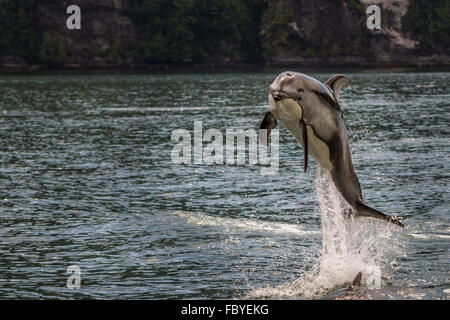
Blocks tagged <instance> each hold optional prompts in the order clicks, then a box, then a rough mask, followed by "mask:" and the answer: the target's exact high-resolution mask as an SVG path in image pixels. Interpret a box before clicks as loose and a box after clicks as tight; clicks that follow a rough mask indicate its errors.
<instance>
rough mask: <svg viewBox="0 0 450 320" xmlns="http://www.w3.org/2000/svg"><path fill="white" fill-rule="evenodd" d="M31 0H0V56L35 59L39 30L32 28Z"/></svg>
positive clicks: (31, 60)
mask: <svg viewBox="0 0 450 320" xmlns="http://www.w3.org/2000/svg"><path fill="white" fill-rule="evenodd" d="M31 3H32V0H19V1H13V0H0V56H7V55H11V56H16V57H20V58H23V59H25V60H27V61H29V62H33V61H35V60H36V52H37V49H38V47H39V32H38V31H36V30H35V28H33V23H34V21H33V17H32V13H30V11H29V10H28V8H29V6H30V5H31Z"/></svg>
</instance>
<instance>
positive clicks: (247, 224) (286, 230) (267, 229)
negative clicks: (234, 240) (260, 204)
mask: <svg viewBox="0 0 450 320" xmlns="http://www.w3.org/2000/svg"><path fill="white" fill-rule="evenodd" d="M174 214H175V215H176V216H178V217H180V218H184V219H185V220H186V222H188V223H190V224H196V225H198V226H219V227H222V228H225V229H226V230H227V231H228V232H231V231H233V230H236V229H238V230H247V231H257V232H264V233H276V234H291V235H295V236H297V237H306V236H311V235H316V234H318V233H319V231H316V230H305V228H304V227H302V226H299V225H295V224H289V223H279V222H270V221H260V220H252V219H239V218H227V217H213V216H210V215H207V214H203V213H191V212H187V211H176V212H174Z"/></svg>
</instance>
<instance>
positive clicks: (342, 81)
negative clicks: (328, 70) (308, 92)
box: [324, 74, 350, 102]
mask: <svg viewBox="0 0 450 320" xmlns="http://www.w3.org/2000/svg"><path fill="white" fill-rule="evenodd" d="M324 85H326V86H327V87H328V88H330V89H331V90H332V91H333V93H334V97H335V99H336V102H339V91H341V89H342V88H344V87H346V86H348V85H350V80H348V78H347V77H346V76H344V75H342V74H335V75H334V76H332V77H331V78H330V79H328V80H327V81H325V82H324Z"/></svg>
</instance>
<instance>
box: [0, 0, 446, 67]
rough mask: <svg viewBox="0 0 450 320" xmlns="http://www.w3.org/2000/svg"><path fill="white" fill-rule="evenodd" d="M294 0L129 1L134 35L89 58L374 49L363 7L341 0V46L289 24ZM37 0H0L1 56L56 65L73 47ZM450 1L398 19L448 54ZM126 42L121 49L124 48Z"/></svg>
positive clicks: (151, 59) (243, 57)
mask: <svg viewBox="0 0 450 320" xmlns="http://www.w3.org/2000/svg"><path fill="white" fill-rule="evenodd" d="M293 1H294V0H129V3H130V5H129V9H128V11H127V12H126V14H127V15H128V16H129V18H130V19H131V21H132V22H133V24H134V26H135V27H136V30H137V38H136V39H133V42H124V43H121V41H120V40H124V39H123V38H120V39H119V38H118V37H117V36H113V37H111V40H110V44H111V45H110V48H109V49H108V50H107V51H102V52H94V51H93V50H90V49H88V48H86V49H83V51H82V52H81V53H80V52H78V54H80V55H81V56H82V57H85V58H86V59H91V58H92V57H94V56H102V57H104V58H105V59H106V61H108V62H110V63H119V62H121V61H123V59H124V58H125V57H132V58H134V59H135V60H138V61H142V62H146V63H172V62H175V63H179V62H181V63H184V62H224V61H247V62H256V61H264V60H268V59H271V58H273V57H275V56H277V55H279V54H280V53H281V52H284V53H288V54H289V53H293V54H297V55H300V56H302V57H323V58H324V57H335V56H343V55H357V56H373V54H374V53H373V51H372V50H371V49H370V43H365V42H364V35H363V34H362V33H361V21H360V19H358V18H357V17H361V16H364V15H365V7H364V6H363V5H362V4H361V3H360V1H359V0H329V1H334V2H340V3H342V2H345V4H346V6H347V7H348V8H349V9H350V11H351V12H352V15H353V17H354V18H352V19H353V20H354V21H350V23H352V24H354V26H355V27H354V28H352V29H353V30H354V33H353V34H352V35H351V38H352V40H351V41H348V43H346V44H345V45H344V44H343V43H342V42H336V41H335V40H334V39H333V35H328V34H327V36H326V37H322V38H320V39H314V41H313V40H311V41H307V40H306V39H303V38H302V37H301V35H300V33H299V32H297V31H296V30H294V28H293V26H292V24H291V23H292V22H294V21H295V19H294V12H293V8H294V5H293V4H294V2H293ZM38 3H39V2H38V1H36V0H0V57H3V56H14V57H18V58H22V59H24V60H25V61H26V62H28V63H44V64H50V65H54V64H56V65H58V64H63V63H65V62H67V61H68V60H69V59H70V58H71V53H70V51H69V50H68V48H67V47H66V43H67V42H65V41H64V39H63V38H62V37H61V36H60V35H58V34H56V33H55V32H54V30H43V29H42V27H41V26H39V24H38V23H37V22H38V17H37V16H36V12H38V10H36V8H37V5H38ZM449 17H450V0H433V1H427V0H410V4H409V7H408V12H407V14H406V15H405V16H404V17H403V20H402V25H403V28H404V30H405V31H410V32H411V33H412V34H413V35H414V37H415V39H417V40H419V41H420V43H421V46H422V49H423V51H424V52H427V53H429V52H446V53H447V54H449V53H450V18H449ZM125 46H126V51H125Z"/></svg>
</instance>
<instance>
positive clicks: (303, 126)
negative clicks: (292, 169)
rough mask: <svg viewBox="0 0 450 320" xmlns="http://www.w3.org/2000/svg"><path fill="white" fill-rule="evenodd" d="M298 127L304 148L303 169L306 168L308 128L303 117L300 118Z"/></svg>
mask: <svg viewBox="0 0 450 320" xmlns="http://www.w3.org/2000/svg"><path fill="white" fill-rule="evenodd" d="M300 129H301V130H302V139H303V144H304V149H305V158H304V165H305V171H304V172H306V169H308V130H307V129H306V122H305V120H304V119H301V120H300Z"/></svg>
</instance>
